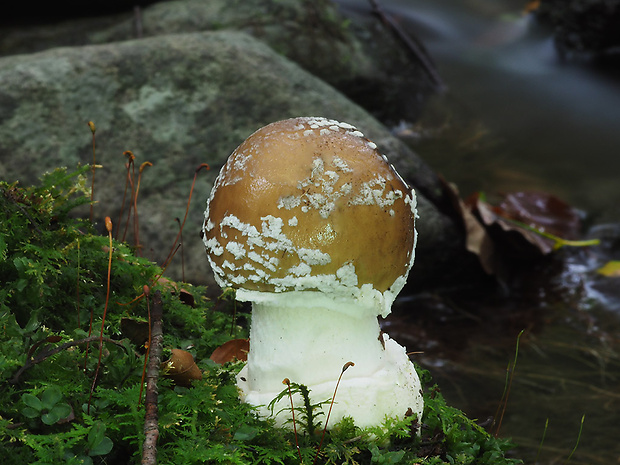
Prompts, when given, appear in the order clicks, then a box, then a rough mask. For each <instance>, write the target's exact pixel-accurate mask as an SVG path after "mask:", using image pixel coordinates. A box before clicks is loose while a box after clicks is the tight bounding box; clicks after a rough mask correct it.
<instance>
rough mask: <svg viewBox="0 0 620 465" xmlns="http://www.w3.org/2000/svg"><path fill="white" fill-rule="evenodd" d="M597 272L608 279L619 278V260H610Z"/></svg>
mask: <svg viewBox="0 0 620 465" xmlns="http://www.w3.org/2000/svg"><path fill="white" fill-rule="evenodd" d="M597 272H598V273H599V274H602V275H603V276H607V277H608V278H620V260H611V261H609V262H607V263H605V265H603V266H602V267H600V268H599V269H598V270H597Z"/></svg>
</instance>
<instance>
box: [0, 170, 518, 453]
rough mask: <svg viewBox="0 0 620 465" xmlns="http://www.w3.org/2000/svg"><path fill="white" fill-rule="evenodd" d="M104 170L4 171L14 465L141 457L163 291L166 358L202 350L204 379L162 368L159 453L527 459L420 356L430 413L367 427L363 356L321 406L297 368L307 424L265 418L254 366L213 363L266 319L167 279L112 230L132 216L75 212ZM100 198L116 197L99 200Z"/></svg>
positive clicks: (1, 428)
mask: <svg viewBox="0 0 620 465" xmlns="http://www.w3.org/2000/svg"><path fill="white" fill-rule="evenodd" d="M90 171H91V167H90V166H83V167H80V168H78V169H77V170H74V171H68V170H66V169H57V170H54V171H52V172H50V173H49V174H46V175H45V176H44V177H43V178H42V179H41V182H40V183H39V184H38V185H37V186H21V185H19V184H18V183H11V182H5V181H2V182H0V258H1V259H0V281H1V282H2V286H1V287H0V453H1V454H2V457H3V463H7V464H9V465H11V464H20V465H21V464H25V463H39V464H56V463H69V464H90V463H92V464H103V463H115V464H137V463H140V462H141V457H142V449H143V443H144V440H145V430H144V428H145V404H144V402H142V403H140V402H139V399H140V398H141V397H142V396H141V390H142V388H143V372H144V366H145V354H146V352H147V351H148V349H149V344H148V340H149V331H148V328H149V324H148V319H149V318H148V317H149V305H151V307H150V309H151V310H152V299H153V295H154V293H156V292H157V291H159V294H160V295H161V307H162V312H163V317H162V346H163V355H162V357H163V358H164V359H165V358H166V357H167V356H168V354H170V355H172V353H173V351H176V350H183V351H185V352H188V353H189V354H191V356H192V357H193V359H194V361H195V364H196V365H197V367H198V368H199V370H200V372H201V377H202V379H198V380H195V381H191V382H189V384H188V385H181V384H175V381H174V380H173V378H169V377H166V376H164V372H160V376H159V379H158V381H157V387H158V392H159V394H158V417H157V425H158V430H159V437H158V439H157V442H156V452H157V460H158V462H159V463H174V464H197V463H223V464H224V463H225V464H248V463H265V464H299V463H300V462H301V463H305V464H312V463H317V464H318V463H320V464H356V463H359V464H366V463H368V464H369V463H374V462H380V463H403V464H404V463H420V464H442V463H450V464H454V463H459V464H466V463H476V464H508V463H517V462H518V461H517V460H514V459H509V458H507V457H506V455H505V452H506V451H508V450H509V449H510V447H511V445H510V443H509V442H508V441H505V440H502V439H497V438H494V437H493V436H491V435H490V434H488V433H487V432H486V431H485V430H484V429H483V428H481V427H479V426H478V425H476V424H475V422H473V421H471V420H469V419H467V418H466V417H465V415H464V414H463V413H462V412H460V411H459V410H456V409H454V408H452V407H450V406H448V405H446V403H445V401H444V400H443V398H442V396H441V393H440V392H439V390H438V389H437V388H436V387H432V385H431V381H430V377H429V374H428V372H425V371H423V370H420V369H419V367H415V369H416V371H417V374H416V376H419V378H420V381H421V387H422V389H423V392H424V411H423V413H422V415H421V418H418V416H417V415H416V414H409V415H405V416H403V417H400V418H395V417H390V418H387V419H385V420H383V421H382V422H380V424H378V425H373V426H368V427H365V428H360V426H359V425H356V424H355V422H354V420H353V419H352V418H351V416H348V415H346V413H345V414H344V415H342V416H340V417H338V416H337V415H335V414H334V412H336V406H337V405H342V404H345V403H346V402H347V401H348V397H350V396H351V394H350V393H348V392H347V391H346V390H345V389H342V387H343V386H344V383H345V382H346V379H347V377H348V376H349V375H350V374H352V373H353V370H355V369H356V368H358V366H359V365H358V361H357V360H355V359H354V357H351V359H350V360H351V361H353V362H355V366H350V367H349V368H348V369H347V371H346V373H344V374H343V376H342V381H341V385H340V386H339V387H338V389H337V390H336V391H335V387H336V386H335V384H336V383H335V382H334V383H330V389H329V393H328V394H326V395H324V394H320V393H319V394H318V396H317V395H316V393H315V391H314V390H313V387H312V386H306V387H305V389H306V390H307V394H306V397H307V398H308V399H309V400H308V402H305V401H303V400H302V401H301V403H296V398H297V396H298V394H297V392H299V393H300V394H299V395H302V394H301V393H302V392H303V388H302V386H303V384H301V382H300V381H302V380H299V379H296V377H295V376H294V374H291V375H289V376H286V377H288V378H289V380H290V386H291V389H290V392H291V395H292V397H293V401H294V403H293V405H294V407H293V408H294V411H295V412H296V413H298V415H296V424H297V434H294V432H293V430H292V429H291V428H288V427H285V428H282V427H278V426H277V425H276V420H275V419H274V418H270V417H266V418H265V417H262V416H259V415H258V414H257V409H256V408H255V407H254V406H252V405H250V404H248V403H243V402H240V401H239V395H238V387H237V377H238V376H239V373H240V372H241V370H242V369H243V366H244V362H240V361H230V362H226V363H224V364H218V363H215V362H214V361H212V360H211V359H210V356H211V354H212V353H213V351H214V350H215V349H216V348H218V347H220V346H221V345H223V344H224V343H225V342H227V341H229V340H231V339H233V338H247V337H248V329H247V324H246V322H247V321H250V319H251V318H252V315H250V314H247V313H244V312H243V311H242V308H241V307H235V304H234V300H232V299H229V298H226V296H223V298H221V299H218V301H217V308H216V305H215V302H214V301H212V300H209V299H207V298H206V297H205V296H206V295H207V289H206V288H204V287H201V286H194V285H192V284H189V283H177V282H174V281H171V280H169V279H166V280H164V279H163V278H162V277H161V276H162V273H163V270H162V268H161V267H159V266H158V265H156V264H154V263H152V262H150V261H149V260H147V259H146V258H144V257H140V256H137V255H136V253H135V250H134V249H133V248H132V247H131V246H130V245H128V244H127V243H125V242H122V241H119V240H118V239H115V238H114V237H112V238H110V232H109V231H110V230H115V231H114V232H115V234H114V235H117V234H119V231H120V229H122V227H123V226H124V225H122V226H121V225H120V224H111V225H110V227H109V229H108V230H107V231H108V232H107V234H106V235H105V236H100V235H99V234H97V232H96V231H95V229H94V228H93V225H92V223H91V222H90V221H88V220H84V219H80V218H77V217H76V216H75V215H74V212H75V208H76V207H79V206H82V205H88V204H89V202H90V186H88V184H89V183H88V182H87V180H88V174H89V173H90ZM147 180H148V177H145V178H144V179H143V180H142V182H147ZM100 208H105V206H102V205H100V204H97V205H96V209H100ZM387 214H388V215H389V212H388V213H387ZM122 222H123V223H125V218H123V221H122ZM117 237H118V236H117ZM176 247H177V246H176V245H173V246H172V248H173V249H175V248H176ZM173 255H174V254H173V252H171V254H170V256H171V257H172V256H173ZM170 259H171V258H169V259H167V260H166V263H169V261H170ZM108 276H109V278H108ZM145 286H147V289H145ZM229 293H230V292H229ZM187 295H191V299H190V298H188V297H187ZM139 296H141V297H140V298H137V297H139ZM106 305H107V307H106ZM234 311H236V315H235V317H236V320H234V321H233V312H234ZM104 313H105V319H104ZM91 319H92V323H91ZM240 323H243V324H240ZM90 327H92V328H97V329H99V328H101V329H102V330H103V333H102V332H101V329H99V331H94V332H93V334H92V335H91V336H90V337H89V336H88V331H89V328H90ZM231 327H232V328H233V329H234V331H232V333H233V334H234V336H233V335H231ZM102 334H103V336H102ZM89 345H90V351H87V347H88V346H89ZM87 352H89V354H87ZM163 361H165V360H163ZM346 361H349V359H347V360H346ZM346 361H345V362H346ZM174 363H175V362H173V364H174ZM342 365H343V364H340V366H339V367H337V371H336V374H335V376H336V378H337V377H338V376H339V375H340V374H342ZM97 371H98V374H97ZM282 379H283V377H278V379H275V380H274V383H276V384H277V385H279V388H278V389H277V390H276V391H275V394H274V396H273V397H272V398H271V399H269V402H270V401H271V400H273V399H276V397H277V396H278V395H279V394H280V392H281V391H283V390H284V389H283V388H285V390H286V392H287V394H285V396H286V401H285V407H286V408H287V409H290V408H291V407H290V400H289V399H288V395H289V394H288V387H287V386H284V385H282V384H281V383H282ZM297 390H299V391H297ZM313 396H314V397H313ZM332 400H333V401H334V403H333V409H332V412H331V414H330V413H329V409H330V407H331V405H332V404H331V401H332ZM269 402H267V404H268V403H269ZM328 416H329V422H328V421H327V417H328ZM276 418H277V416H276ZM326 423H327V424H328V427H329V429H328V430H325V428H324V427H325V424H326ZM321 442H322V443H321ZM317 451H319V452H317Z"/></svg>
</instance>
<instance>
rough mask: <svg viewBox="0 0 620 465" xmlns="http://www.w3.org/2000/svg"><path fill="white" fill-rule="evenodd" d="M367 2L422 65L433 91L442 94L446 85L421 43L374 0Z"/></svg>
mask: <svg viewBox="0 0 620 465" xmlns="http://www.w3.org/2000/svg"><path fill="white" fill-rule="evenodd" d="M369 1H370V5H371V7H372V11H373V13H374V14H375V15H376V16H378V17H379V18H380V19H381V21H383V23H384V24H385V25H386V26H387V27H389V28H390V29H391V30H392V32H393V33H394V35H395V36H396V37H397V38H398V40H400V41H401V42H402V43H403V44H404V45H405V46H406V47H407V50H409V53H410V54H411V55H412V57H413V58H414V59H415V60H416V61H417V62H418V63H419V64H420V65H422V68H423V69H424V71H425V72H426V74H427V76H428V77H429V78H430V79H431V81H432V82H433V85H434V86H435V89H436V90H437V91H438V92H444V91H445V90H446V89H447V87H446V84H445V83H444V82H443V79H441V76H440V75H439V73H438V72H437V67H436V66H435V63H433V60H432V59H431V57H430V56H429V54H428V52H427V51H426V49H425V48H424V45H422V43H421V42H420V41H418V40H417V39H416V38H415V37H413V36H411V35H410V34H407V33H406V32H405V31H404V30H403V29H402V28H401V27H400V26H399V25H398V23H397V22H396V21H394V19H393V18H392V17H391V16H390V15H389V14H387V13H386V12H385V11H384V10H383V8H381V7H380V6H379V4H378V3H377V1H376V0H369Z"/></svg>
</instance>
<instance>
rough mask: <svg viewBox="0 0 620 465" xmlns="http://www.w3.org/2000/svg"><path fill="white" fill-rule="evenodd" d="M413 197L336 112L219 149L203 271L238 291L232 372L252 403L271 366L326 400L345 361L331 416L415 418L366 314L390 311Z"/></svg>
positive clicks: (390, 353) (398, 351) (415, 407)
mask: <svg viewBox="0 0 620 465" xmlns="http://www.w3.org/2000/svg"><path fill="white" fill-rule="evenodd" d="M415 206H416V199H415V194H414V192H413V191H412V189H411V188H409V187H408V186H407V184H406V183H405V182H404V181H403V179H402V178H401V177H400V176H399V175H398V173H397V172H396V171H395V169H394V168H393V167H392V166H391V165H390V164H389V163H388V161H387V159H386V157H385V156H382V155H381V154H380V153H379V152H378V151H377V147H376V145H375V144H374V143H373V142H371V141H370V140H368V139H366V138H365V137H364V136H363V134H362V133H361V132H360V131H358V130H357V129H356V128H355V127H353V126H352V125H350V124H347V123H341V122H338V121H334V120H330V119H326V118H317V117H307V118H292V119H287V120H284V121H278V122H275V123H272V124H269V125H267V126H265V127H263V128H261V129H259V130H258V131H256V132H255V133H254V134H252V135H251V136H249V137H248V138H247V139H246V140H245V141H244V142H243V143H242V144H241V145H240V146H239V147H237V149H236V150H235V151H234V152H233V153H232V154H231V156H230V157H229V158H228V161H227V162H226V164H225V165H224V166H223V167H222V170H221V172H220V173H219V175H218V177H217V179H216V180H215V184H214V186H213V190H212V191H211V195H210V198H209V200H208V201H207V208H206V211H205V219H204V224H203V232H204V236H203V238H204V243H205V245H206V249H207V255H208V259H209V263H210V265H211V268H212V270H213V272H214V276H215V279H216V281H217V283H218V284H219V285H220V286H222V287H232V288H235V289H236V297H237V299H238V300H240V301H249V302H251V303H252V322H251V327H250V350H249V353H248V361H247V364H246V366H245V367H244V368H243V369H242V370H241V372H240V373H239V375H238V377H237V384H238V387H239V389H240V397H241V399H242V400H243V401H245V402H247V403H250V404H252V405H255V406H257V409H258V412H259V414H260V415H263V416H268V415H269V414H270V413H271V411H270V410H269V409H268V407H267V406H268V404H269V403H270V402H271V401H272V400H273V399H274V398H275V397H276V396H277V395H278V394H279V393H280V392H281V391H282V380H283V379H284V378H288V379H290V380H292V381H294V382H297V383H300V384H304V385H306V386H307V387H308V388H309V389H310V397H311V399H312V401H313V402H314V403H318V402H322V401H325V400H327V399H330V398H331V397H332V395H333V392H334V387H335V383H336V380H337V378H338V376H339V375H340V374H341V372H342V368H343V365H344V364H345V363H346V362H348V361H352V362H354V363H355V366H353V367H351V368H349V369H348V370H347V373H346V375H345V376H344V377H343V378H342V381H341V382H340V385H339V388H338V395H337V398H336V399H335V403H334V405H333V409H332V412H331V416H330V419H332V420H333V419H335V420H336V421H334V422H332V424H335V423H336V422H337V421H338V420H339V419H342V418H343V417H346V416H350V417H352V418H353V419H354V421H355V423H356V425H358V426H360V427H365V426H371V425H380V424H381V423H382V422H383V421H384V420H385V417H386V416H389V417H400V418H402V417H403V416H404V415H405V413H406V412H407V411H408V410H409V409H410V411H411V412H413V413H415V414H417V416H418V419H419V418H421V414H422V409H423V400H422V393H421V386H420V381H419V378H418V375H417V373H416V371H415V368H414V365H413V364H412V363H411V361H410V360H409V357H408V355H407V354H406V351H405V348H404V347H402V346H400V345H399V344H398V343H396V342H395V341H394V340H392V339H390V338H389V336H387V335H386V334H385V333H382V332H381V330H380V327H379V322H378V319H377V316H378V315H381V316H383V317H385V316H387V315H388V314H389V313H390V311H391V305H392V303H393V301H394V298H395V297H396V295H397V294H398V293H399V292H400V290H401V289H402V288H403V286H404V285H405V282H406V279H407V275H408V273H409V270H410V269H411V267H412V265H413V261H414V255H415V242H416V232H415V229H414V218H415V216H416V209H415ZM282 402H283V404H282V407H284V406H285V405H286V402H288V399H283V400H282ZM289 405H290V404H289ZM278 410H279V408H278V407H277V408H276V409H275V410H274V411H278ZM289 415H290V412H289ZM285 419H286V416H285V415H284V416H282V415H278V416H277V417H276V422H277V423H279V424H282V423H283V422H284V421H285Z"/></svg>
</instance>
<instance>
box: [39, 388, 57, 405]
mask: <svg viewBox="0 0 620 465" xmlns="http://www.w3.org/2000/svg"><path fill="white" fill-rule="evenodd" d="M60 399H62V393H61V392H60V389H59V388H58V387H56V386H50V387H48V388H47V389H46V390H45V391H43V393H42V394H41V402H42V403H43V407H44V408H46V409H48V410H51V409H52V408H54V405H56V404H57V403H58V402H59V401H60Z"/></svg>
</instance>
